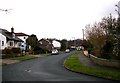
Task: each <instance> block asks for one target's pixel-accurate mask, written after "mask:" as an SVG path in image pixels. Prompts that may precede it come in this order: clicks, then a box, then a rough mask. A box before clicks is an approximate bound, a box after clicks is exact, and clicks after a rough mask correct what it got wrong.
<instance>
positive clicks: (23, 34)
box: [15, 32, 29, 43]
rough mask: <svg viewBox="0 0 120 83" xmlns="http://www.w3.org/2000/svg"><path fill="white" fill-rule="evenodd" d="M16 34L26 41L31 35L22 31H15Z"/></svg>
mask: <svg viewBox="0 0 120 83" xmlns="http://www.w3.org/2000/svg"><path fill="white" fill-rule="evenodd" d="M15 35H16V36H17V37H18V38H20V39H21V40H23V41H24V43H26V39H27V38H28V36H29V35H27V34H25V33H22V32H20V33H15Z"/></svg>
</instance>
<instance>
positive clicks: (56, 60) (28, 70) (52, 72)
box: [2, 52, 111, 81]
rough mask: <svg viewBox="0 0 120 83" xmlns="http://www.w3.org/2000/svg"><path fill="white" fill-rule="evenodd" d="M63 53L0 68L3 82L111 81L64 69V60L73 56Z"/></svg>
mask: <svg viewBox="0 0 120 83" xmlns="http://www.w3.org/2000/svg"><path fill="white" fill-rule="evenodd" d="M73 53H74V52H70V53H63V54H59V55H52V56H48V57H40V58H37V59H32V60H27V61H23V62H19V63H14V64H10V65H6V66H3V67H2V80H3V81H111V80H106V79H102V78H98V77H94V76H88V75H85V74H79V73H75V72H71V71H69V70H67V69H65V68H64V66H63V62H64V60H65V59H66V58H67V57H68V56H70V55H71V54H73Z"/></svg>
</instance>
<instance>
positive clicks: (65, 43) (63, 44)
mask: <svg viewBox="0 0 120 83" xmlns="http://www.w3.org/2000/svg"><path fill="white" fill-rule="evenodd" d="M67 43H68V41H67V40H66V39H63V40H61V50H62V51H64V50H65V49H67V47H68V46H67Z"/></svg>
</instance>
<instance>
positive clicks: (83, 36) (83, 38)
mask: <svg viewBox="0 0 120 83" xmlns="http://www.w3.org/2000/svg"><path fill="white" fill-rule="evenodd" d="M82 32H83V40H84V29H82Z"/></svg>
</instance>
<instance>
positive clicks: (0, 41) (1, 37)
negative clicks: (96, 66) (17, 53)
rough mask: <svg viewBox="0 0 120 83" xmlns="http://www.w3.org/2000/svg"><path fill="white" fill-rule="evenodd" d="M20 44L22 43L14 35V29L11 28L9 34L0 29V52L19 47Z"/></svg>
mask: <svg viewBox="0 0 120 83" xmlns="http://www.w3.org/2000/svg"><path fill="white" fill-rule="evenodd" d="M22 42H23V41H22V40H21V39H20V38H18V37H17V36H16V35H15V33H14V28H11V32H9V31H7V30H5V29H1V28H0V50H3V49H5V48H12V47H20V44H21V43H22Z"/></svg>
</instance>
